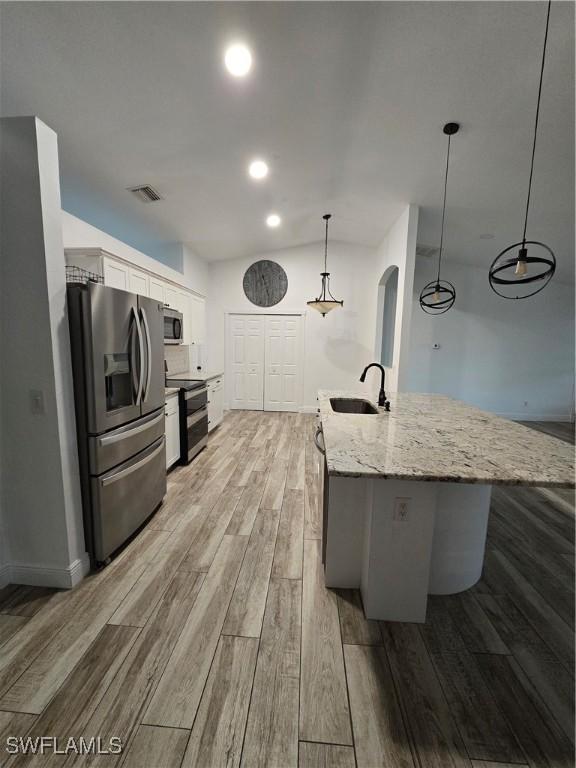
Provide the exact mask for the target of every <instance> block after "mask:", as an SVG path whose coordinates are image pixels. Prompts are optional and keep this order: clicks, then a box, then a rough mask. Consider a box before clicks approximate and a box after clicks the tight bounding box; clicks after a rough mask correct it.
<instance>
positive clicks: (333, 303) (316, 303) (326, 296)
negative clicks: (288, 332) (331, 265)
mask: <svg viewBox="0 0 576 768" xmlns="http://www.w3.org/2000/svg"><path fill="white" fill-rule="evenodd" d="M322 218H323V219H324V221H325V222H326V236H325V240H324V272H320V275H321V276H322V290H321V291H320V296H318V298H316V299H314V300H313V301H308V302H306V303H307V304H308V306H309V307H312V308H313V309H317V310H318V312H320V314H321V315H322V317H326V315H327V314H328V312H330V311H331V310H333V309H334V308H335V307H343V306H344V302H343V301H338V300H337V299H335V298H334V296H332V294H331V293H330V272H328V271H327V263H328V222H329V221H330V219H331V218H332V214H331V213H325V214H324V216H322Z"/></svg>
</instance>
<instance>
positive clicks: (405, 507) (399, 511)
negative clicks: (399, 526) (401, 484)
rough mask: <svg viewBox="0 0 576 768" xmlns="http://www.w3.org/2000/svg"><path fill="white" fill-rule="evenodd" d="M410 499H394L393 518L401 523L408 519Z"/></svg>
mask: <svg viewBox="0 0 576 768" xmlns="http://www.w3.org/2000/svg"><path fill="white" fill-rule="evenodd" d="M411 501H412V499H405V498H402V497H398V498H396V499H394V516H393V519H394V520H396V521H398V522H401V523H405V522H406V521H407V520H408V517H409V512H410V502H411Z"/></svg>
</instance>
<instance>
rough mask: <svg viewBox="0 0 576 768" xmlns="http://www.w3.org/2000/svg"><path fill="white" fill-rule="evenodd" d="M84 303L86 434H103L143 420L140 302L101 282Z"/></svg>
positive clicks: (91, 288)
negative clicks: (136, 420) (141, 409)
mask: <svg viewBox="0 0 576 768" xmlns="http://www.w3.org/2000/svg"><path fill="white" fill-rule="evenodd" d="M81 300H82V314H83V317H84V321H83V323H82V331H83V334H84V344H83V348H84V364H85V367H86V370H85V380H86V388H87V390H88V391H87V416H88V419H87V421H88V432H89V433H91V434H99V433H100V432H106V431H107V430H109V429H112V428H113V427H118V426H120V425H121V424H124V423H125V422H127V421H131V420H133V419H137V418H138V417H139V416H140V405H138V404H137V400H138V391H139V382H140V379H141V372H142V369H143V365H142V360H141V357H140V344H139V343H138V342H139V339H140V337H139V335H138V333H139V329H140V325H139V319H138V317H137V312H138V300H137V297H136V296H134V295H133V294H131V293H127V292H126V291H122V290H117V289H115V288H109V287H108V286H104V285H101V284H100V283H90V284H89V285H88V291H86V292H83V293H82V298H81Z"/></svg>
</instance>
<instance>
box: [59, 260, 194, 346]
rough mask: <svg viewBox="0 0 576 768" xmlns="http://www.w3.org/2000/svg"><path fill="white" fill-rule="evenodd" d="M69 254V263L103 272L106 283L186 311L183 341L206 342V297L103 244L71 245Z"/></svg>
mask: <svg viewBox="0 0 576 768" xmlns="http://www.w3.org/2000/svg"><path fill="white" fill-rule="evenodd" d="M65 254H66V264H68V265H74V266H77V267H80V268H82V269H85V270H88V271H89V272H94V273H96V274H98V275H102V277H103V278H104V285H109V286H110V287H111V288H120V289H121V290H122V291H130V292H131V293H137V294H139V295H140V296H149V297H150V298H152V299H155V300H156V301H159V302H161V303H162V304H166V306H168V307H170V308H171V309H176V310H177V311H178V312H182V315H183V320H184V321H183V324H182V325H183V339H182V340H183V343H184V344H200V343H204V341H205V336H206V330H205V326H206V322H205V312H204V299H203V298H202V297H200V296H194V295H193V294H192V293H190V292H189V291H187V290H186V289H185V288H181V287H180V286H178V285H177V284H176V283H171V282H168V281H167V280H164V279H163V278H162V277H160V275H157V274H154V273H153V272H151V271H150V270H148V269H145V268H138V267H137V266H133V265H131V264H127V263H126V262H124V261H122V260H121V259H117V258H115V257H114V256H113V255H112V254H108V253H106V252H105V251H102V250H101V249H99V248H85V249H84V248H71V249H66V251H65Z"/></svg>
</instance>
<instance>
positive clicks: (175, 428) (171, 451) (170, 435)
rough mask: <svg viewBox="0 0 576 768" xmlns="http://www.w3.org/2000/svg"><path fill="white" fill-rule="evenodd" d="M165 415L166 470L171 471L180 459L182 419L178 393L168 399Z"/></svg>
mask: <svg viewBox="0 0 576 768" xmlns="http://www.w3.org/2000/svg"><path fill="white" fill-rule="evenodd" d="M164 415H165V417H166V469H170V467H171V466H172V465H173V464H175V463H176V462H177V461H178V459H179V458H180V417H179V413H178V393H177V392H176V393H175V394H173V395H169V396H168V397H167V398H166V406H165V408H164Z"/></svg>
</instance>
